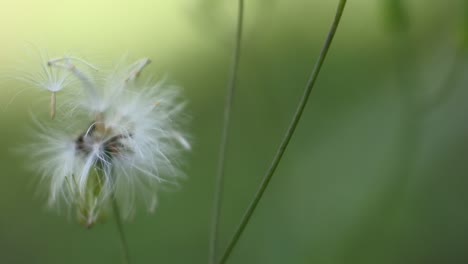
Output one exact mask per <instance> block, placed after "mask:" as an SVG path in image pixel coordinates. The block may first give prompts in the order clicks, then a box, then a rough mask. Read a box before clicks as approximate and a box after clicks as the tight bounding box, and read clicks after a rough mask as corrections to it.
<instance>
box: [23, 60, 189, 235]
mask: <svg viewBox="0 0 468 264" xmlns="http://www.w3.org/2000/svg"><path fill="white" fill-rule="evenodd" d="M149 62H150V61H149V60H148V59H143V60H139V61H137V62H136V63H134V64H131V65H130V66H128V67H124V68H122V67H119V68H117V69H116V70H114V71H113V72H111V73H109V74H108V75H107V76H106V77H104V78H102V77H101V75H100V72H97V71H94V70H95V69H94V67H93V66H90V65H89V64H88V63H85V62H83V61H82V60H78V59H76V58H71V57H66V58H60V59H54V60H50V61H48V62H45V64H44V65H43V67H45V68H44V69H43V71H44V72H45V73H46V74H45V75H43V77H44V79H38V80H37V81H33V80H31V82H30V83H32V84H39V83H49V84H50V83H55V84H56V85H57V87H59V86H60V87H61V88H60V89H59V90H61V89H65V88H66V89H70V90H73V93H71V94H72V96H70V97H68V98H59V101H62V102H63V103H62V104H61V106H60V107H59V108H58V109H59V110H58V111H57V113H56V114H57V118H56V119H55V120H44V121H38V122H36V123H37V124H38V127H39V129H38V131H37V134H36V135H35V137H36V142H35V143H33V144H32V149H31V153H32V154H31V155H32V157H33V160H35V162H34V164H35V168H36V169H37V170H38V171H39V172H40V173H41V174H42V179H43V180H44V181H45V182H47V184H48V185H49V204H50V205H52V206H60V205H66V206H67V207H69V208H74V209H76V210H77V212H78V217H79V220H80V221H81V222H83V224H85V225H86V226H92V225H93V224H94V223H95V222H96V221H98V220H99V219H100V217H101V215H102V214H103V213H104V212H105V211H106V210H108V208H109V204H110V202H111V200H112V199H116V200H117V202H118V203H119V205H120V207H121V210H120V211H121V214H122V217H124V218H128V217H129V216H131V215H132V214H133V213H134V211H135V203H136V200H143V201H144V202H145V203H146V204H147V205H148V209H149V210H154V207H155V205H156V201H157V198H156V195H157V191H158V189H159V187H160V186H164V184H165V183H175V182H176V178H177V177H178V176H180V175H181V173H180V171H179V169H178V164H177V163H178V162H177V160H178V157H179V155H180V153H181V152H182V151H185V150H188V149H190V144H189V143H188V140H187V139H186V137H185V136H184V133H183V132H182V131H181V127H180V125H181V123H183V122H181V118H182V119H183V115H182V112H183V110H184V106H185V104H184V102H183V101H182V100H181V97H180V90H179V89H178V88H177V87H174V86H170V85H166V84H165V83H164V82H156V83H151V82H150V81H146V82H142V81H141V80H138V79H139V78H138V76H139V75H140V73H141V71H142V70H143V68H145V67H146V66H147V65H148V64H149ZM86 67H88V68H90V67H92V68H93V69H92V70H93V71H91V72H94V74H88V73H86V71H84V70H83V69H82V68H86ZM58 76H61V77H60V78H58ZM62 78H63V79H62ZM69 79H75V80H76V81H77V82H71V81H69ZM44 87H45V86H44ZM55 89H56V88H53V87H52V86H50V87H48V88H46V90H48V91H50V92H56V91H59V90H55ZM66 95H67V94H65V95H64V96H66ZM58 96H60V94H59V95H58Z"/></svg>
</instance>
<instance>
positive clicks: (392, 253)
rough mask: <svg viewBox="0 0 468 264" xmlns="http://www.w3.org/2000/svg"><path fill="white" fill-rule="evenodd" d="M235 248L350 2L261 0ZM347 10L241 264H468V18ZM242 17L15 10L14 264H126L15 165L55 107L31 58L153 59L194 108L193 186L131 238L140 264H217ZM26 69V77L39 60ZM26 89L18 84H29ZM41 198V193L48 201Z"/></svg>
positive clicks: (9, 184)
mask: <svg viewBox="0 0 468 264" xmlns="http://www.w3.org/2000/svg"><path fill="white" fill-rule="evenodd" d="M246 2H247V3H246V12H245V25H246V27H245V35H244V39H243V43H242V57H241V63H240V72H239V83H238V90H237V93H236V95H235V105H234V112H233V124H232V131H231V140H230V144H229V153H228V164H227V175H226V176H227V179H226V191H225V197H224V204H223V211H222V219H221V221H222V222H221V230H222V232H221V240H220V242H221V244H220V245H219V246H220V249H223V248H224V246H225V245H226V242H227V241H228V239H229V237H230V236H231V234H232V232H233V231H234V228H235V226H236V225H237V223H238V222H239V220H240V217H241V216H242V212H243V210H244V209H245V208H246V206H247V204H248V202H249V201H250V199H251V198H252V197H253V194H254V191H255V189H256V187H257V185H258V184H259V182H260V179H261V177H262V175H263V173H264V171H265V170H266V168H267V167H268V164H269V162H270V160H271V159H272V157H273V154H274V152H275V149H276V147H277V146H278V144H279V141H280V139H281V136H282V135H283V134H284V132H285V129H286V127H287V125H288V123H289V120H290V118H291V116H292V114H293V113H294V108H295V105H296V104H297V102H298V100H299V98H300V96H301V93H302V90H303V88H304V86H305V84H306V81H307V78H308V75H309V73H310V71H311V69H312V66H313V64H314V61H315V59H316V58H317V56H318V53H319V50H320V47H321V45H322V43H323V40H324V38H325V36H326V33H327V30H328V28H329V26H330V23H331V21H332V18H333V15H334V12H335V7H336V4H337V1H331V0H321V1H319V0H317V1H305V0H255V1H246ZM465 2H466V1H463V0H459V1H457V0H447V1H436V0H430V1H427V0H401V1H398V0H349V1H348V5H347V8H346V10H345V13H344V16H343V19H342V24H341V26H340V28H339V30H338V33H337V36H336V38H335V42H334V43H333V45H332V49H331V50H330V53H329V57H328V58H327V61H326V63H325V65H324V68H323V71H322V74H321V75H320V77H319V80H318V82H317V85H316V87H315V89H314V91H313V92H312V95H311V98H310V102H309V105H308V106H307V108H306V111H305V113H304V116H303V119H302V121H301V123H300V125H299V127H298V129H297V132H296V134H295V136H294V138H293V140H292V142H291V144H290V147H289V149H288V150H287V152H286V155H285V156H284V158H283V160H282V162H281V164H280V166H279V169H278V171H277V173H276V175H275V176H274V178H273V180H272V182H271V184H270V186H269V189H268V190H267V192H266V194H265V196H264V198H263V200H262V201H261V203H260V205H259V207H258V210H257V211H256V212H255V214H254V216H253V218H252V221H251V222H250V225H249V226H248V227H247V229H246V230H245V234H244V236H243V237H242V238H241V240H240V242H239V244H238V247H237V248H236V249H235V251H234V253H233V255H232V257H231V259H230V260H229V263H320V264H335V263H346V264H349V263H360V264H362V263H369V264H375V263H379V264H384V263H389V264H390V263H468V251H467V250H466V249H467V246H468V191H467V189H468V175H467V171H468V141H467V139H468V122H467V121H468V120H467V115H466V112H467V111H468V104H467V103H466V102H467V100H468V90H467V89H466V88H465V87H466V86H467V85H468V79H467V76H466V74H465V72H466V71H467V70H468V68H467V66H468V65H467V56H466V53H467V48H468V45H467V43H468V42H467V41H468V38H467V37H466V36H468V5H467V4H466V3H465ZM236 5H237V4H236V1H234V0H231V1H217V0H172V1H150V0H133V1H129V0H127V1H124V0H112V1H111V0H100V1H92V0H81V1H59V0H41V1H34V0H17V1H8V0H1V1H0V40H1V42H0V72H1V74H0V75H1V78H0V80H1V83H0V108H1V111H0V125H1V126H0V128H1V132H0V168H1V170H0V263H5V264H10V263H47V264H52V263H70V264H77V263H120V256H121V255H120V254H121V253H120V247H119V241H118V235H117V233H116V228H115V224H114V222H113V221H112V219H109V221H108V222H107V223H106V224H101V225H97V226H95V227H94V228H92V229H91V230H86V229H85V228H83V227H81V226H80V225H78V224H77V223H76V222H75V221H74V219H73V218H70V217H67V216H66V215H59V214H57V213H56V212H54V211H51V210H49V209H47V208H46V206H45V199H43V196H41V195H39V194H40V193H41V191H38V189H41V187H40V186H38V184H37V183H38V181H37V175H34V174H32V173H31V172H30V171H28V170H26V167H27V159H26V158H24V157H22V156H21V155H19V154H18V153H17V152H16V151H15V150H16V149H18V148H19V147H21V146H23V145H25V144H27V143H29V142H28V141H27V140H28V139H29V138H30V135H31V133H32V131H31V130H30V126H31V119H30V113H31V112H34V111H39V110H38V109H41V107H44V108H47V106H45V105H43V104H42V103H44V102H45V104H46V102H47V99H39V98H44V97H47V95H43V94H41V93H38V92H37V91H35V90H34V89H27V90H24V91H23V92H21V93H20V91H22V88H24V84H21V83H19V82H17V81H14V77H15V76H14V75H15V74H16V73H18V72H16V73H15V70H12V69H16V70H18V71H23V72H24V71H28V70H33V69H35V68H36V67H38V65H36V64H26V65H25V64H24V63H20V62H22V61H25V60H26V59H27V57H28V56H29V55H28V49H29V51H30V50H31V46H32V47H38V48H39V49H42V50H44V49H45V50H47V52H48V53H49V54H50V55H51V56H60V55H62V54H64V53H72V54H77V55H79V56H82V57H84V58H85V59H87V60H89V61H91V62H93V63H95V64H97V65H99V64H100V63H101V62H108V61H112V60H117V59H119V58H120V57H121V56H122V54H129V56H130V57H132V58H140V57H150V58H151V59H152V60H153V62H154V63H153V64H151V66H150V67H149V68H148V69H147V71H146V73H145V74H147V75H156V76H161V75H164V74H167V75H168V76H169V79H170V80H171V81H172V82H173V83H176V84H178V85H180V86H182V87H183V88H184V92H185V94H186V97H187V98H188V100H189V107H188V112H189V114H190V116H191V117H192V118H191V124H190V133H191V135H192V138H193V140H192V143H193V151H192V152H191V153H190V154H189V155H187V156H186V157H184V160H185V161H186V162H185V171H186V172H187V175H188V177H187V179H185V180H183V181H182V182H181V188H180V189H178V190H172V191H170V192H165V193H162V194H161V196H160V200H161V201H160V206H159V208H158V210H157V212H156V213H155V214H154V215H149V214H147V213H146V212H144V210H139V213H138V214H137V216H136V217H135V219H134V220H133V221H131V222H129V223H126V224H125V230H126V232H127V236H128V240H129V247H130V253H131V257H132V259H133V263H207V256H208V253H207V252H208V237H209V236H208V232H209V227H210V208H211V205H212V197H213V186H214V175H215V171H216V168H215V166H216V161H217V152H218V145H219V141H220V140H219V138H220V132H221V119H222V109H223V108H222V107H223V102H224V94H225V87H226V82H227V79H228V70H229V67H230V59H231V53H232V48H233V33H234V25H235V15H236V14H235V11H236ZM26 61H27V60H26ZM18 74H19V73H18ZM38 193H39V194H38Z"/></svg>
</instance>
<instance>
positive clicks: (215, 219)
mask: <svg viewBox="0 0 468 264" xmlns="http://www.w3.org/2000/svg"><path fill="white" fill-rule="evenodd" d="M243 15H244V1H243V0H239V1H238V10H237V29H236V35H235V47H234V51H233V55H232V56H233V58H232V60H233V61H232V66H231V72H230V78H229V82H228V84H227V94H226V102H225V106H224V121H223V131H222V135H221V143H220V147H219V160H218V165H217V173H216V179H215V181H216V182H215V193H214V199H213V207H212V212H211V214H212V226H211V234H210V240H209V263H211V264H214V263H216V246H217V244H218V236H219V235H218V233H219V219H220V215H221V205H222V196H223V189H224V174H225V165H226V153H227V142H228V135H229V127H230V123H231V122H230V121H231V111H232V105H233V101H234V92H235V88H236V82H237V73H238V68H239V58H240V50H241V39H242V24H243V23H242V22H243Z"/></svg>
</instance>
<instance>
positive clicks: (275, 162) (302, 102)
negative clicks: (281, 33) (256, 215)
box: [219, 0, 346, 264]
mask: <svg viewBox="0 0 468 264" xmlns="http://www.w3.org/2000/svg"><path fill="white" fill-rule="evenodd" d="M345 5H346V0H340V1H339V3H338V7H337V10H336V14H335V18H334V20H333V23H332V26H331V28H330V31H329V32H328V36H327V39H326V40H325V44H324V46H323V48H322V50H321V52H320V55H319V58H318V60H317V62H316V63H315V66H314V69H313V70H312V73H311V75H310V77H309V80H308V82H307V85H306V88H305V91H304V94H303V96H302V98H301V100H300V102H299V105H298V107H297V109H296V112H295V114H294V116H293V119H292V121H291V124H290V125H289V128H288V130H287V132H286V134H285V136H284V138H283V140H282V142H281V144H280V146H279V148H278V150H277V152H276V155H275V157H274V158H273V161H272V163H271V165H270V167H269V168H268V170H267V172H266V174H265V176H264V177H263V180H262V182H261V184H260V186H259V188H258V190H257V192H256V194H255V197H254V198H253V200H252V202H251V203H250V205H249V207H248V208H247V210H246V212H245V214H244V216H243V217H242V220H241V222H240V224H239V226H238V227H237V229H236V231H235V233H234V235H233V237H232V238H231V240H230V242H229V244H228V246H227V248H226V250H225V251H224V254H223V256H222V258H221V260H220V261H219V263H220V264H224V263H226V261H227V260H228V258H229V256H230V255H231V253H232V251H233V249H234V247H235V246H236V244H237V242H238V240H239V238H240V236H241V235H242V233H243V231H244V229H245V227H246V226H247V224H248V223H249V220H250V218H251V217H252V214H253V212H254V211H255V209H256V207H257V205H258V203H259V202H260V200H261V198H262V196H263V193H264V192H265V190H266V188H267V186H268V184H269V182H270V180H271V178H272V176H273V174H274V172H275V170H276V168H277V167H278V164H279V162H280V161H281V158H282V157H283V154H284V152H285V150H286V147H287V146H288V144H289V141H290V140H291V137H292V135H293V134H294V131H295V129H296V127H297V124H298V123H299V120H300V119H301V116H302V113H303V112H304V108H305V106H306V104H307V101H308V99H309V95H310V93H311V91H312V88H313V87H314V84H315V82H316V80H317V77H318V75H319V73H320V70H321V68H322V65H323V62H324V61H325V57H326V55H327V53H328V50H329V49H330V45H331V43H332V41H333V37H334V36H335V33H336V30H337V28H338V25H339V23H340V19H341V16H342V14H343V11H344V8H345Z"/></svg>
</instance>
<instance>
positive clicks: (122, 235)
mask: <svg viewBox="0 0 468 264" xmlns="http://www.w3.org/2000/svg"><path fill="white" fill-rule="evenodd" d="M112 209H113V211H114V217H115V223H116V225H117V231H118V233H119V238H120V246H121V247H122V263H124V264H130V254H129V251H128V244H127V238H126V236H125V232H124V229H123V224H122V219H121V218H120V210H119V205H118V204H117V200H116V199H115V197H114V196H113V197H112Z"/></svg>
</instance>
